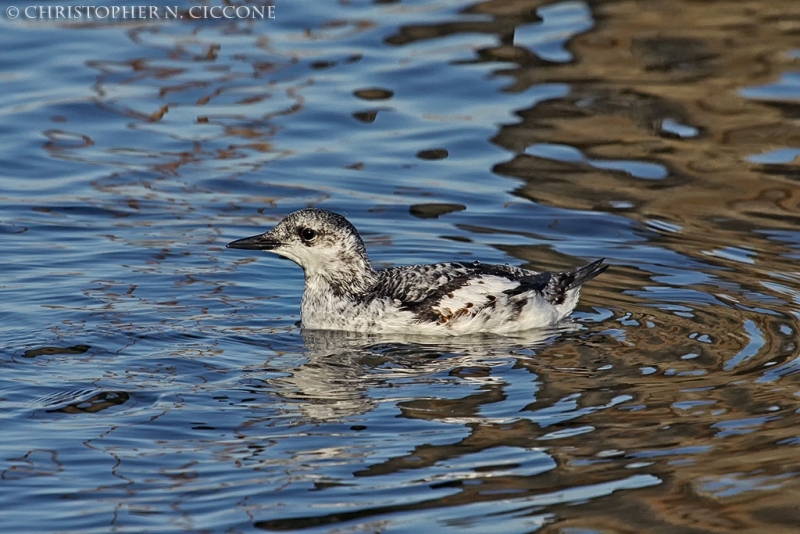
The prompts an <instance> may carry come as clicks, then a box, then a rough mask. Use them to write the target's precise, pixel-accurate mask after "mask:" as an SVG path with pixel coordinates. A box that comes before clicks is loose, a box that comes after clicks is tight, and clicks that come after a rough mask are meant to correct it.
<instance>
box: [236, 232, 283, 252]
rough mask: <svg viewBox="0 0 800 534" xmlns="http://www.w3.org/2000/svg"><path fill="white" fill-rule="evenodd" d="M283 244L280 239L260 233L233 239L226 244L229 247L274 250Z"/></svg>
mask: <svg viewBox="0 0 800 534" xmlns="http://www.w3.org/2000/svg"><path fill="white" fill-rule="evenodd" d="M280 244H281V242H280V241H278V240H276V239H273V238H272V237H270V236H269V235H268V234H258V235H254V236H252V237H245V238H243V239H237V240H236V241H231V242H230V243H228V244H227V245H226V247H227V248H242V249H245V250H274V249H276V248H278V246H279V245H280Z"/></svg>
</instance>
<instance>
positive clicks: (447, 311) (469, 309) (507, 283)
mask: <svg viewBox="0 0 800 534" xmlns="http://www.w3.org/2000/svg"><path fill="white" fill-rule="evenodd" d="M517 287H519V282H516V281H514V280H509V279H508V278H503V277H501V276H481V277H476V278H474V279H473V280H470V281H469V282H468V283H467V284H466V285H464V286H462V287H460V288H458V289H456V290H454V291H453V292H452V293H448V294H447V295H445V296H444V297H442V300H440V301H439V303H438V304H436V305H435V306H433V307H432V309H433V311H435V312H436V313H438V314H440V315H441V317H442V318H441V319H440V320H439V324H444V323H446V322H448V321H451V320H454V319H458V318H460V317H467V316H470V315H472V316H476V315H477V314H478V313H480V311H481V310H482V309H483V308H485V307H486V306H493V305H494V304H493V303H494V302H496V301H497V300H498V299H502V300H503V301H505V300H507V299H508V297H507V295H506V294H505V293H504V291H508V290H510V289H512V290H513V289H516V288H517ZM503 303H504V302H503Z"/></svg>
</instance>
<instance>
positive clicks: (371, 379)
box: [266, 323, 575, 422]
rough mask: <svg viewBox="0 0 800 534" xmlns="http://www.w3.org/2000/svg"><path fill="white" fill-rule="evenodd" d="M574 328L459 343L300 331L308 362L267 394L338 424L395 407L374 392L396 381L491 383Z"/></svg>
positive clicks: (271, 384) (285, 373)
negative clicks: (522, 355) (520, 355)
mask: <svg viewBox="0 0 800 534" xmlns="http://www.w3.org/2000/svg"><path fill="white" fill-rule="evenodd" d="M574 328H575V326H574V325H570V324H569V323H567V324H564V325H560V326H559V328H558V329H557V330H543V331H531V332H527V333H525V335H524V336H515V337H501V336H466V337H464V338H463V339H459V340H457V341H454V340H442V339H441V338H436V337H433V338H426V337H424V336H414V335H410V336H400V335H397V336H378V335H369V334H359V333H354V332H336V331H325V330H304V331H303V333H302V335H303V340H304V342H305V347H306V349H307V356H308V361H307V362H305V363H303V364H302V365H300V366H299V367H296V368H292V369H282V370H281V374H282V375H283V376H279V377H276V378H272V379H267V380H266V383H267V384H268V389H270V390H274V391H275V392H276V393H277V394H278V395H280V396H281V397H282V398H283V399H285V400H286V401H289V402H291V403H295V404H297V405H299V407H300V409H301V411H302V413H303V415H304V416H305V417H307V418H308V419H309V420H311V421H326V420H333V419H342V418H345V417H347V416H353V415H357V414H363V413H366V412H369V411H370V410H372V409H374V408H375V407H376V405H377V404H378V403H380V402H391V403H396V402H397V399H396V398H393V397H388V398H384V397H383V395H382V394H381V393H379V392H378V391H376V390H381V389H386V388H388V387H391V385H392V383H393V382H394V381H397V380H401V381H403V380H408V381H412V382H413V381H415V380H419V379H423V381H424V380H425V379H426V378H427V377H430V376H432V375H442V374H449V375H450V376H454V377H459V378H461V379H466V380H468V381H469V382H471V383H473V384H474V385H481V384H482V380H487V381H488V382H490V383H494V382H496V379H495V378H491V377H490V375H491V373H490V370H491V368H492V367H493V366H495V365H500V364H501V363H502V362H504V361H505V358H506V357H507V355H508V354H509V353H513V352H514V349H518V350H520V351H533V350H535V349H536V347H540V346H544V345H545V344H547V343H548V342H549V341H551V340H552V339H554V338H555V337H556V336H557V335H558V334H559V333H563V332H568V331H570V330H571V329H574ZM462 401H463V399H459V403H461V402H462ZM412 404H413V403H412ZM478 404H480V403H477V404H475V405H474V406H473V408H474V407H475V406H477V405H478ZM401 405H403V404H401ZM469 405H470V403H467V404H462V406H464V407H465V409H466V412H464V414H465V415H464V417H467V418H469V417H471V416H472V415H474V414H472V415H466V414H471V412H472V410H473V408H470V407H469ZM448 417H450V418H456V419H454V420H453V422H455V421H457V420H458V418H459V417H460V416H459V415H458V411H454V412H452V413H451V414H450V415H449V416H448Z"/></svg>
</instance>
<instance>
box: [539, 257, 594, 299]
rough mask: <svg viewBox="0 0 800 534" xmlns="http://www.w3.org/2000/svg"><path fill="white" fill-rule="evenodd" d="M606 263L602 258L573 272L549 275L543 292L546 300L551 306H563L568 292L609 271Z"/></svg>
mask: <svg viewBox="0 0 800 534" xmlns="http://www.w3.org/2000/svg"><path fill="white" fill-rule="evenodd" d="M604 261H605V258H600V259H599V260H597V261H593V262H592V263H590V264H588V265H584V266H583V267H579V268H578V269H575V270H574V271H571V272H566V273H548V274H550V280H549V281H548V283H547V286H546V287H545V288H544V290H543V291H542V294H543V295H544V298H545V299H547V301H548V302H549V303H550V304H562V303H563V302H564V297H565V296H566V294H567V292H568V291H570V290H572V289H577V288H579V287H580V286H581V285H583V284H584V283H586V282H588V281H589V280H591V279H592V278H594V277H595V276H597V275H599V274H600V273H602V272H603V271H605V270H606V269H608V265H607V264H605V263H603V262H604Z"/></svg>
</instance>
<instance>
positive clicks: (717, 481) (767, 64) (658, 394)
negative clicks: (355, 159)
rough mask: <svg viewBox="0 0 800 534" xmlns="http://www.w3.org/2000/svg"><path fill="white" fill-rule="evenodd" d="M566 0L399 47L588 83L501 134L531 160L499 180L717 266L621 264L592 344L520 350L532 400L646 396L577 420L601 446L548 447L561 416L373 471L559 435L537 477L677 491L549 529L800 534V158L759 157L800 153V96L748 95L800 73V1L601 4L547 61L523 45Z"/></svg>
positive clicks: (523, 252) (617, 503)
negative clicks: (559, 153) (788, 240)
mask: <svg viewBox="0 0 800 534" xmlns="http://www.w3.org/2000/svg"><path fill="white" fill-rule="evenodd" d="M545 4H547V2H536V1H529V2H510V1H503V0H498V1H489V2H483V3H480V4H477V5H475V6H473V7H470V8H468V9H466V10H465V11H466V12H468V13H481V14H489V15H491V16H492V17H493V20H492V21H491V22H488V21H484V22H480V23H474V24H473V23H456V22H452V23H450V22H448V23H443V24H441V25H427V26H419V27H404V28H403V29H402V30H401V31H400V32H398V34H397V35H395V36H392V37H390V38H389V39H387V42H388V43H390V44H396V45H402V44H405V43H408V42H413V41H416V40H424V39H433V38H439V37H442V36H445V35H450V34H453V33H459V32H474V31H479V32H483V33H494V34H496V35H497V36H498V38H499V39H498V41H499V43H500V44H498V46H496V47H492V48H487V49H484V50H481V51H480V52H479V54H478V55H479V59H478V61H490V62H491V61H507V62H508V61H510V62H513V63H516V64H515V65H514V66H512V67H510V68H505V69H503V70H501V71H499V73H500V74H503V75H505V76H508V77H509V79H510V84H509V85H508V87H507V88H506V90H507V91H509V92H522V91H525V90H527V89H529V88H531V87H532V86H534V85H538V84H546V83H564V84H569V88H570V91H569V94H568V95H567V96H565V97H563V98H559V99H556V100H551V101H546V102H541V103H538V104H536V105H535V106H533V107H531V108H529V109H524V110H519V111H518V115H519V116H520V119H521V121H520V122H519V123H516V124H511V125H506V126H504V127H502V128H501V129H500V131H499V132H498V134H497V135H496V136H495V138H494V140H493V141H494V142H495V143H497V144H498V145H500V146H502V147H503V148H506V149H508V150H511V151H513V152H515V153H516V155H515V156H514V157H512V158H511V159H510V160H508V161H506V162H503V163H500V164H498V165H497V166H496V168H495V171H496V172H497V173H499V174H502V175H506V176H511V177H515V178H519V179H520V180H521V181H522V184H521V185H520V187H519V188H518V189H517V190H516V191H515V194H517V195H519V196H521V197H524V198H527V199H530V200H532V201H534V202H536V203H539V204H545V205H550V206H555V207H559V208H565V209H572V210H589V211H602V212H613V213H618V214H620V215H622V216H624V217H626V218H629V219H632V220H634V221H636V222H637V223H639V224H640V226H639V229H640V232H641V235H642V236H646V238H647V240H648V241H649V242H650V243H652V244H654V245H655V246H657V247H660V248H662V249H665V250H667V251H671V252H673V253H675V256H673V258H681V259H679V260H678V261H677V262H675V263H672V264H671V265H670V268H672V269H673V270H675V271H678V270H679V269H680V268H681V267H680V264H681V263H685V269H686V273H687V274H691V273H692V271H699V272H702V273H704V274H709V276H699V277H696V278H694V279H692V280H690V281H688V282H686V281H675V282H672V283H671V282H669V281H666V282H665V281H664V279H669V277H667V276H662V277H661V279H658V278H655V274H656V273H655V272H654V271H652V270H651V267H649V266H644V267H642V268H636V267H632V266H630V265H627V266H624V265H623V266H614V267H613V268H612V269H610V270H609V271H608V272H607V273H605V274H604V275H603V277H601V278H602V280H601V279H598V280H597V281H596V283H593V284H589V285H588V286H587V288H586V289H585V291H584V293H585V299H584V302H585V303H587V304H594V305H597V306H602V305H603V303H609V302H613V303H615V305H616V306H617V307H618V308H616V309H615V310H614V311H613V313H614V314H615V315H616V317H617V319H616V320H615V321H614V322H611V321H605V322H604V323H602V326H604V327H605V328H606V330H603V329H602V327H601V326H600V325H598V327H597V328H595V329H593V333H591V334H588V335H585V336H583V338H582V340H581V341H580V342H579V341H577V340H576V339H575V338H566V339H562V340H559V341H556V342H555V343H554V344H553V345H552V346H551V347H549V348H547V349H546V350H544V351H542V353H541V354H539V355H538V356H537V360H536V361H531V360H526V359H522V360H520V361H519V365H521V366H525V367H529V368H530V369H531V371H532V372H533V373H536V374H537V376H538V377H539V380H541V389H540V390H539V392H538V393H537V395H536V400H535V401H534V402H533V403H532V404H531V405H530V406H528V407H527V408H526V410H534V411H535V410H536V409H537V408H540V407H546V406H552V405H553V403H554V402H557V401H558V400H559V399H564V398H567V397H569V396H570V395H575V394H579V395H580V398H579V400H578V401H577V402H578V404H579V406H587V407H588V406H599V405H607V403H608V402H609V399H610V398H613V397H614V396H616V395H628V396H630V400H629V401H626V402H625V403H623V404H622V405H620V406H616V407H612V408H608V409H602V410H597V411H593V412H589V413H587V414H586V415H583V416H581V417H580V418H579V419H577V420H572V421H569V422H568V423H567V424H565V425H563V427H562V428H570V427H575V426H580V425H588V426H591V427H592V428H593V430H592V432H591V433H590V434H588V436H589V438H588V439H587V434H581V435H575V436H565V437H562V438H560V439H557V440H552V441H545V442H543V441H541V440H540V438H541V437H542V435H543V434H544V433H545V432H551V431H553V430H557V429H558V427H559V425H556V428H555V429H554V428H545V429H543V428H539V427H538V426H536V425H530V424H528V423H527V422H525V421H520V422H518V423H515V424H514V425H503V426H502V427H498V426H496V425H492V424H478V423H475V424H470V425H469V426H470V429H471V434H470V436H469V437H468V438H466V439H465V440H463V441H462V442H461V443H459V444H457V445H453V446H446V447H434V446H422V447H418V448H417V449H416V450H414V451H413V453H411V454H409V455H408V457H404V458H395V459H393V460H391V461H389V462H386V463H385V464H382V465H380V466H373V467H372V468H371V471H376V472H377V471H381V470H387V469H396V470H401V469H412V468H415V467H419V466H421V465H430V464H432V463H435V462H437V461H440V460H441V459H443V458H447V457H449V456H450V455H453V454H461V453H463V452H464V451H467V450H472V449H471V447H479V448H489V447H492V446H501V445H517V446H521V447H533V446H543V445H546V446H548V447H549V448H548V453H550V454H552V455H553V457H554V458H555V459H556V460H557V462H558V468H557V469H555V470H553V471H550V472H549V473H546V474H542V475H537V476H536V477H534V479H535V485H536V486H538V485H539V484H543V486H542V487H568V486H579V485H582V484H588V483H592V482H596V481H602V480H608V479H609V478H614V477H619V476H621V475H620V474H621V473H624V472H626V471H627V472H630V473H641V472H646V473H650V474H652V475H654V476H656V477H657V478H658V479H659V480H661V483H660V484H658V485H656V486H652V487H649V488H646V489H639V490H637V491H635V492H622V493H615V494H613V495H610V496H608V497H606V498H601V499H593V500H591V501H590V502H587V503H585V504H583V505H581V506H580V507H574V506H566V505H563V506H555V507H552V508H549V509H548V510H549V511H552V512H555V513H556V514H557V519H555V520H554V522H553V523H552V524H551V525H549V526H547V527H545V528H544V529H543V530H542V532H547V533H556V532H558V533H565V532H573V530H572V529H575V530H574V531H578V530H580V531H583V529H592V530H591V531H592V532H600V531H602V532H669V533H676V532H679V533H684V532H685V533H690V532H692V533H694V532H755V531H759V532H764V531H768V532H796V531H797V525H798V524H800V511H798V507H797V502H798V498H799V497H800V484H798V476H797V475H798V473H799V472H800V470H798V467H797V465H798V461H799V460H800V452H798V448H797V444H798V443H800V440H799V439H798V434H799V432H798V425H799V424H800V419H799V418H798V416H797V413H796V412H797V410H798V409H800V402H798V397H797V395H796V392H797V390H798V388H797V386H796V384H795V383H794V380H793V379H792V376H793V375H794V374H795V373H796V372H797V369H796V367H797V364H796V363H795V360H796V358H797V355H798V345H799V344H800V335H798V329H797V312H798V298H797V296H798V289H797V286H798V277H797V275H796V272H797V266H796V262H797V251H796V249H793V248H792V247H790V246H788V245H786V244H783V243H781V242H778V241H777V240H775V239H774V238H771V237H770V236H769V231H776V230H788V231H791V232H797V231H798V228H799V227H798V223H800V216H798V213H800V209H799V208H800V183H798V181H797V178H798V165H797V160H795V161H793V162H789V163H774V164H763V163H755V162H753V161H750V160H749V159H748V158H749V157H753V156H758V155H762V154H766V153H769V152H770V151H772V150H775V149H778V148H782V147H797V146H799V145H800V126H798V124H797V120H796V118H797V114H798V109H800V108H798V101H797V100H796V99H795V100H792V99H791V98H789V97H785V99H784V100H782V99H781V98H779V97H774V99H773V100H759V99H755V98H745V96H743V94H742V93H741V91H743V90H745V89H747V88H752V87H760V86H765V85H768V84H772V83H775V82H777V81H778V80H779V79H780V77H781V75H782V74H783V73H785V72H787V71H792V70H794V71H796V70H797V69H798V60H797V58H796V57H794V58H793V57H792V56H791V55H790V53H791V52H792V51H794V50H796V49H797V47H798V28H800V26H799V25H798V21H800V4H798V3H797V2H795V1H788V0H787V1H771V0H770V1H768V0H761V1H757V0H754V1H743V2H724V3H720V2H698V1H689V0H686V1H673V0H660V1H659V0H656V1H652V2H647V3H639V2H616V1H607V2H604V1H597V2H591V10H592V15H593V18H594V21H595V26H594V28H593V29H592V30H590V31H589V32H587V33H584V34H582V35H580V36H578V37H576V38H575V39H573V40H572V41H571V42H570V43H569V46H568V49H569V51H570V52H571V53H572V54H573V60H572V61H570V62H567V63H554V62H549V61H544V60H542V59H541V58H538V57H536V55H535V54H534V53H532V52H531V51H530V50H528V49H526V48H524V47H523V46H521V45H515V42H514V39H513V38H512V35H513V34H514V32H515V29H518V27H519V26H520V25H523V24H529V23H531V22H533V21H535V17H532V13H535V10H536V8H537V7H540V6H543V5H545ZM676 125H677V126H676ZM539 143H541V144H547V145H554V144H555V145H565V146H568V147H573V148H576V149H578V150H579V151H580V153H582V155H583V156H584V158H585V159H584V160H583V161H577V162H576V161H560V160H557V159H555V158H553V159H550V158H546V157H543V156H542V155H541V153H538V154H537V155H530V154H526V150H528V149H529V147H531V146H532V145H536V144H539ZM614 160H623V161H629V162H642V163H651V164H656V165H659V166H661V168H663V169H665V170H666V173H665V176H662V177H636V176H633V175H632V174H630V173H629V172H625V171H624V170H603V169H601V168H598V167H597V166H596V165H593V164H592V162H604V161H614ZM503 248H504V250H506V251H507V252H509V253H510V254H513V255H514V256H516V257H519V258H521V259H524V260H529V261H531V263H532V264H535V265H538V266H545V267H554V266H557V265H559V264H561V265H563V264H564V262H563V261H562V260H563V258H560V257H556V254H555V253H554V252H550V251H542V250H541V248H531V247H525V246H523V247H503ZM643 259H644V260H647V259H646V258H643ZM649 261H651V262H652V264H656V265H658V264H661V262H662V260H660V259H659V258H652V259H650V260H649ZM673 261H674V260H673ZM659 274H660V273H659ZM770 370H777V371H776V372H774V373H772V372H771V371H770ZM503 389H504V388H503V385H502V384H497V385H495V386H493V387H487V388H485V389H483V390H482V391H481V392H480V393H479V394H476V396H475V398H463V399H457V400H455V399H450V400H447V401H437V402H425V401H422V400H420V401H413V402H408V403H404V404H403V414H404V416H406V417H422V418H433V419H437V418H441V419H446V418H453V417H457V416H460V417H464V418H470V417H473V416H474V411H475V410H474V407H475V406H485V405H487V404H491V403H494V402H498V398H502V397H503V396H504V392H503ZM364 474H367V473H364ZM531 480H533V479H529V480H528V481H527V483H528V484H529V483H530V482H531ZM493 482H494V483H500V484H501V485H502V484H503V482H502V481H501V479H493ZM505 482H506V483H507V484H508V486H507V487H515V486H516V484H515V483H514V482H512V481H511V480H506V481H505ZM548 485H549V486H548ZM473 488H480V486H474V487H473ZM470 491H472V490H468V489H465V494H464V497H465V500H466V501H469V499H471V498H474V496H467V495H466V494H467V493H468V492H470ZM476 491H477V492H478V493H480V491H481V489H478V490H476ZM527 491H529V492H533V491H534V489H533V488H531V487H530V486H529V487H528V488H527Z"/></svg>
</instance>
